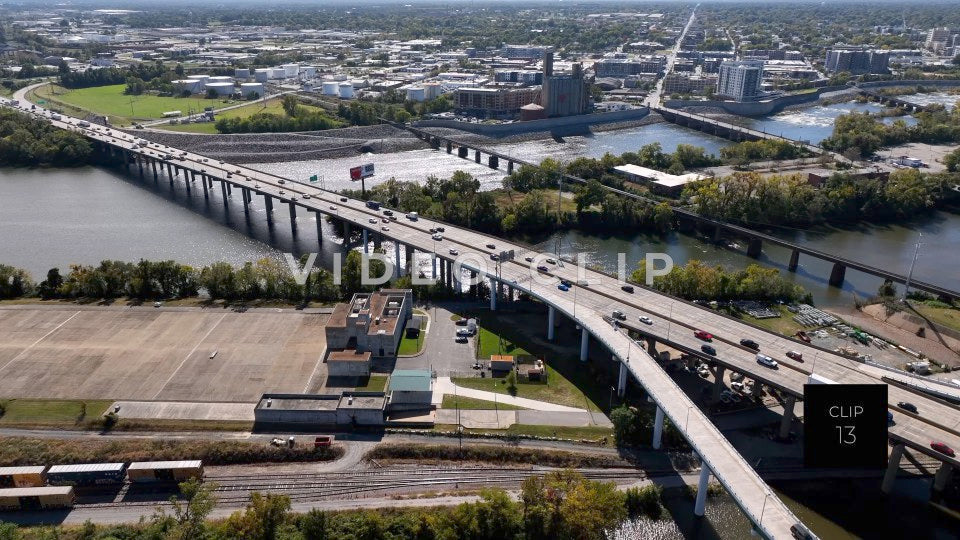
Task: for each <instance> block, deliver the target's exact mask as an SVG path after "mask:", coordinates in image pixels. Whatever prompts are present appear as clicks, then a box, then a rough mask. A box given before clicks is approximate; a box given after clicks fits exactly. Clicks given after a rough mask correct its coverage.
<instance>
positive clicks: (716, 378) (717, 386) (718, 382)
mask: <svg viewBox="0 0 960 540" xmlns="http://www.w3.org/2000/svg"><path fill="white" fill-rule="evenodd" d="M712 371H713V388H712V389H711V393H710V397H711V398H712V399H713V401H719V400H720V392H721V391H723V388H724V385H723V375H724V374H725V373H726V372H727V368H725V367H723V366H717V367H716V368H715V369H713V370H712ZM754 384H756V383H754Z"/></svg>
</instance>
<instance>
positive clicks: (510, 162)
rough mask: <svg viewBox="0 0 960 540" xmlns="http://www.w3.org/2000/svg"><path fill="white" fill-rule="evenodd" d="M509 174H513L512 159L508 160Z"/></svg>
mask: <svg viewBox="0 0 960 540" xmlns="http://www.w3.org/2000/svg"><path fill="white" fill-rule="evenodd" d="M507 174H513V162H512V161H508V162H507Z"/></svg>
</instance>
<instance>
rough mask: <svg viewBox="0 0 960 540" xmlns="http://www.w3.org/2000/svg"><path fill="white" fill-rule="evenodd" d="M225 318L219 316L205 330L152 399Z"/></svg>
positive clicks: (155, 397)
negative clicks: (208, 328)
mask: <svg viewBox="0 0 960 540" xmlns="http://www.w3.org/2000/svg"><path fill="white" fill-rule="evenodd" d="M226 317H227V314H226V313H224V314H223V315H221V316H220V318H219V319H217V322H215V323H213V326H211V327H210V330H207V333H206V334H204V335H203V337H202V338H200V340H199V341H197V344H196V345H194V346H193V349H190V352H188V353H187V355H186V356H185V357H183V360H182V361H181V362H180V365H179V366H177V369H175V370H173V373H171V374H170V377H168V378H167V380H166V381H164V383H163V385H162V386H160V390H157V393H156V394H154V396H153V399H157V397H158V396H159V395H160V394H161V393H162V392H163V389H164V388H166V387H167V385H168V384H170V381H172V380H173V378H174V377H176V376H177V373H178V372H179V371H180V369H182V368H183V366H184V364H186V363H187V360H189V359H190V357H191V356H193V353H195V352H196V351H197V349H198V348H200V344H201V343H203V342H204V341H205V340H206V339H207V338H208V337H210V334H212V333H213V331H214V330H215V329H216V328H217V327H218V326H220V323H221V322H223V319H225V318H226Z"/></svg>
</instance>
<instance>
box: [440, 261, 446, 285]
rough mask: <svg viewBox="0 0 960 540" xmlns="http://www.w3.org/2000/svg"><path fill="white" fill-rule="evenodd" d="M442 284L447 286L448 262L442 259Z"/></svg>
mask: <svg viewBox="0 0 960 540" xmlns="http://www.w3.org/2000/svg"><path fill="white" fill-rule="evenodd" d="M440 283H443V284H444V285H446V284H447V261H445V260H443V259H440Z"/></svg>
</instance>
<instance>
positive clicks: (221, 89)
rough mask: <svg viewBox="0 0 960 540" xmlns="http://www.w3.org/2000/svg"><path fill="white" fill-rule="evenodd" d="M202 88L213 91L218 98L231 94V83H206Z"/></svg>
mask: <svg viewBox="0 0 960 540" xmlns="http://www.w3.org/2000/svg"><path fill="white" fill-rule="evenodd" d="M203 87H204V89H205V90H213V91H214V92H216V93H217V95H218V96H229V95H232V94H233V83H232V82H208V83H207V84H205V85H204V86H203Z"/></svg>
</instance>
